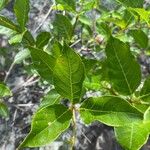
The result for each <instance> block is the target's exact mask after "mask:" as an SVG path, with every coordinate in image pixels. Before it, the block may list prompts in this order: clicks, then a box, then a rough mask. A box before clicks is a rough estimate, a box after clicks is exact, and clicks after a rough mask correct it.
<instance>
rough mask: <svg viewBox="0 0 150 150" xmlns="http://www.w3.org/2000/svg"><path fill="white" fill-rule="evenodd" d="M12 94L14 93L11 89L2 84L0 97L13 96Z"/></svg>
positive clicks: (0, 85)
mask: <svg viewBox="0 0 150 150" xmlns="http://www.w3.org/2000/svg"><path fill="white" fill-rule="evenodd" d="M11 95H12V93H11V91H10V89H9V88H8V87H7V86H5V85H4V84H0V98H2V97H5V96H11Z"/></svg>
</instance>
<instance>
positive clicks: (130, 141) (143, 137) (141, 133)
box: [115, 122, 150, 150]
mask: <svg viewBox="0 0 150 150" xmlns="http://www.w3.org/2000/svg"><path fill="white" fill-rule="evenodd" d="M149 132H150V123H149V122H148V123H142V122H140V123H131V124H130V125H127V126H122V127H116V128H115V135H116V138H117V140H118V142H119V143H120V144H121V145H122V147H123V148H124V150H139V149H140V148H141V147H142V146H143V145H144V144H145V143H146V142H147V140H148V137H149Z"/></svg>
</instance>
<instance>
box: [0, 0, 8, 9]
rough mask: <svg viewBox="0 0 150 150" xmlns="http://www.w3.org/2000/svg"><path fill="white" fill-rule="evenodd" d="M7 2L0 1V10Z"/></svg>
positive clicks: (4, 0)
mask: <svg viewBox="0 0 150 150" xmlns="http://www.w3.org/2000/svg"><path fill="white" fill-rule="evenodd" d="M8 2H9V0H0V10H2V9H3V8H4V7H5V5H6V4H7V3H8Z"/></svg>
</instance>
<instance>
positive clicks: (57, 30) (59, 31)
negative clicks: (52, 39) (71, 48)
mask: <svg viewBox="0 0 150 150" xmlns="http://www.w3.org/2000/svg"><path fill="white" fill-rule="evenodd" d="M53 27H54V29H53V33H54V35H55V36H56V37H58V38H59V39H60V38H64V39H65V40H70V39H71V37H72V32H73V26H72V24H71V22H70V20H69V19H68V18H67V17H66V16H63V15H61V14H56V17H55V20H54V22H53Z"/></svg>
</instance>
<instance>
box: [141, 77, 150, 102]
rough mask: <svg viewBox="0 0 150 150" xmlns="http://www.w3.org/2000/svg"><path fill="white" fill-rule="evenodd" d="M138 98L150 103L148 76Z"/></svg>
mask: <svg viewBox="0 0 150 150" xmlns="http://www.w3.org/2000/svg"><path fill="white" fill-rule="evenodd" d="M139 98H140V99H142V100H143V101H146V102H149V103H150V76H149V77H148V78H147V79H146V80H145V82H144V85H143V87H142V89H141V91H140V97H139Z"/></svg>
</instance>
